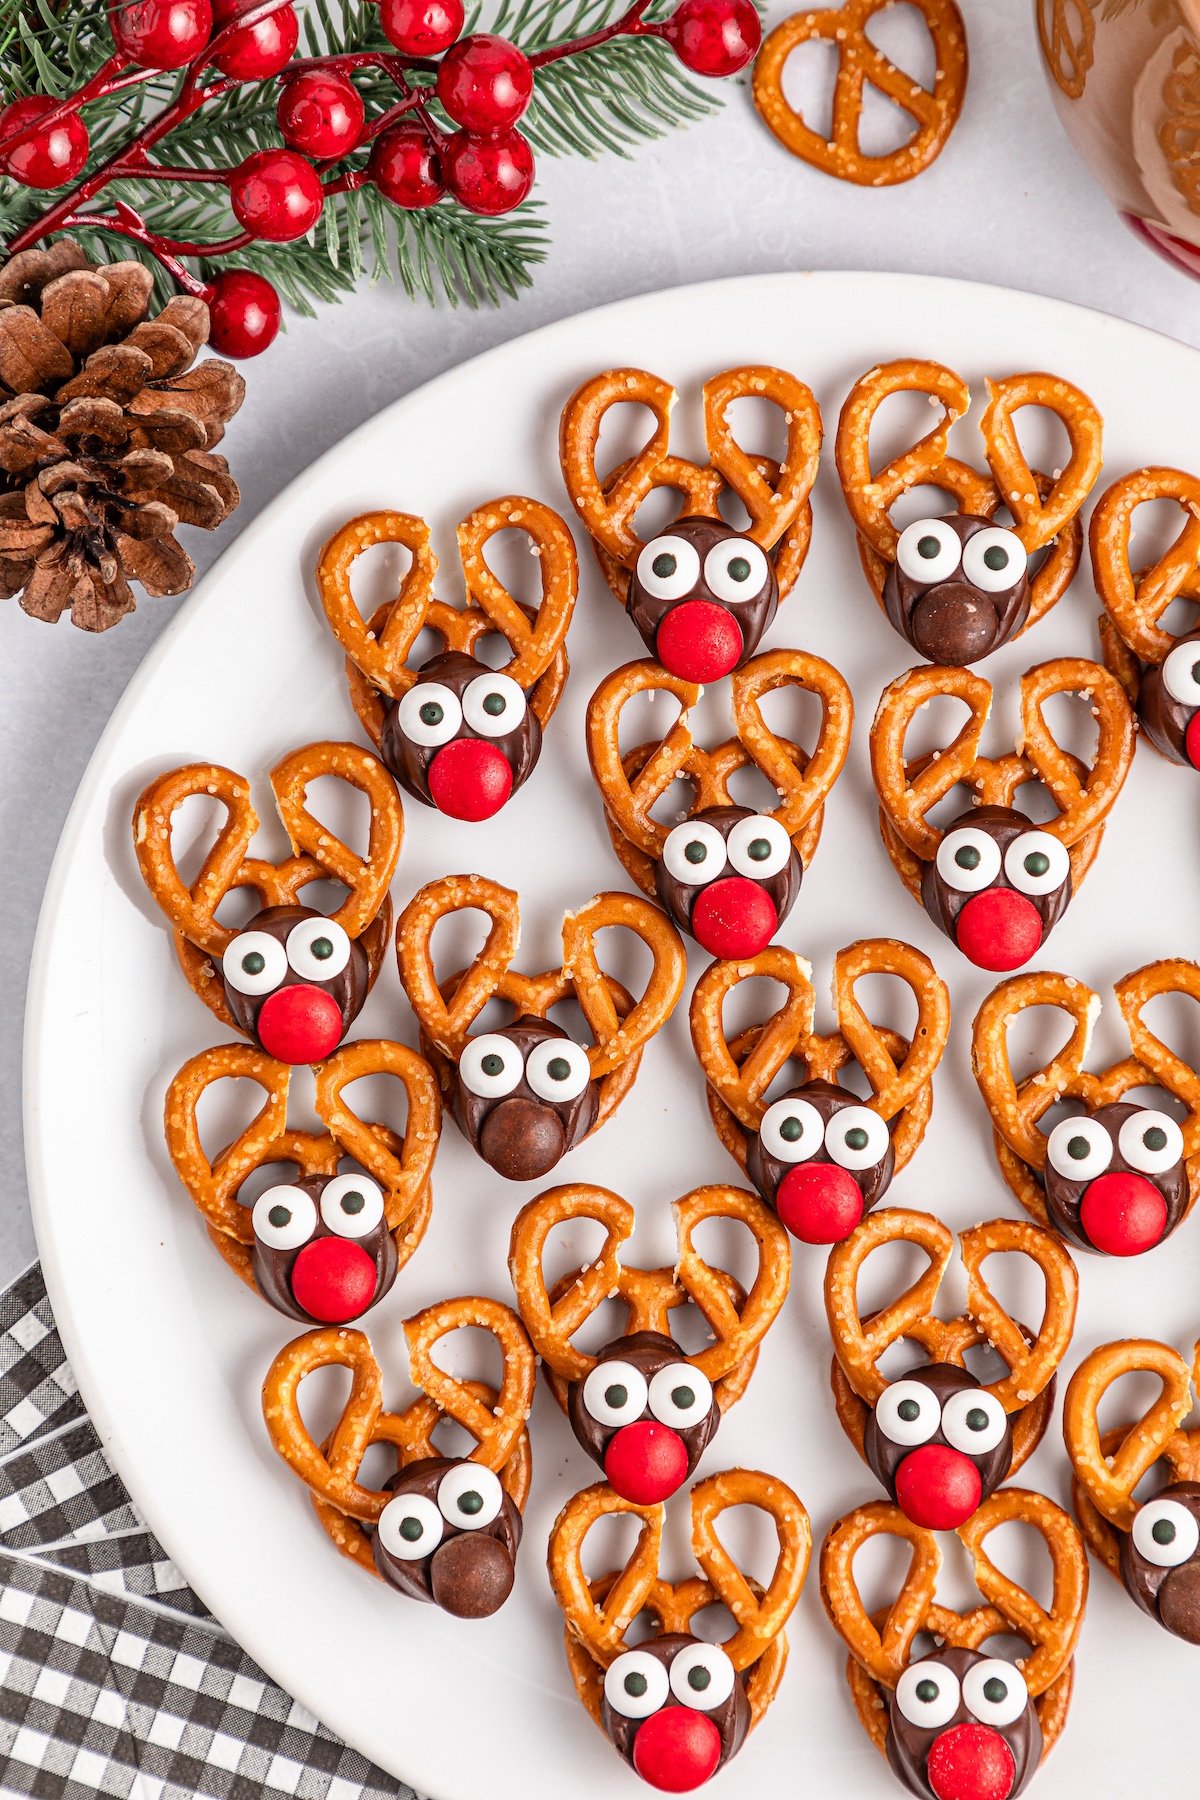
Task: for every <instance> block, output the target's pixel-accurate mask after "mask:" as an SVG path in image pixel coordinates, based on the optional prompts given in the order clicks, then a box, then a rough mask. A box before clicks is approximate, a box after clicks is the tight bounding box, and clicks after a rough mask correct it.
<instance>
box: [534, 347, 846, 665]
mask: <svg viewBox="0 0 1200 1800" xmlns="http://www.w3.org/2000/svg"><path fill="white" fill-rule="evenodd" d="M702 396H703V404H704V435H705V441H706V444H707V448H708V461H707V462H706V463H696V462H689V461H688V460H687V459H686V458H684V457H682V456H678V455H675V454H673V453H672V452H671V449H670V436H671V411H672V408H673V407H674V405H675V401H676V399H677V397H678V396H677V394H676V391H675V389H674V388H673V387H672V386H671V384H670V383H669V382H667V381H663V380H662V379H661V378H660V377H659V376H657V375H651V374H649V373H648V372H647V371H646V370H645V369H610V370H608V371H607V372H606V373H605V374H602V375H595V376H593V377H592V379H591V380H590V381H586V382H584V384H583V386H582V387H581V388H579V389H578V391H577V392H576V393H574V394H572V396H571V398H570V399H569V400H568V401H567V404H566V406H565V407H564V408H563V414H562V423H561V427H560V432H559V455H560V460H561V462H562V472H563V480H564V482H565V483H566V488H567V492H568V494H569V495H570V497H571V500H572V503H573V504H574V506H575V507H576V509H577V511H578V514H579V517H580V519H581V520H582V522H583V524H584V526H585V527H586V529H587V531H588V533H589V534H590V536H591V538H592V541H593V543H594V545H595V547H596V554H597V558H598V560H599V563H600V567H601V569H602V570H603V572H604V576H605V579H606V580H607V582H608V584H609V586H610V588H611V589H612V591H613V593H614V594H615V595H616V597H617V599H618V600H620V602H621V603H622V605H623V606H624V607H625V609H626V611H627V612H628V614H629V616H630V618H631V619H632V620H633V623H634V624H635V625H636V627H637V629H638V631H639V632H640V633H641V635H642V641H643V642H644V644H645V646H646V648H647V650H649V651H650V653H651V655H652V656H655V657H657V659H658V661H659V662H660V663H661V664H662V666H663V668H664V669H666V670H667V672H668V674H670V675H674V676H677V677H679V678H680V679H682V680H684V681H719V680H720V679H721V678H722V676H725V675H729V674H731V673H732V671H733V670H734V669H736V668H740V667H741V665H742V664H743V663H744V662H745V661H746V659H747V658H748V657H750V656H752V655H753V654H754V652H755V650H756V649H757V648H758V645H759V642H760V641H761V639H762V636H763V633H764V632H765V631H766V629H767V627H768V626H769V625H770V623H771V620H772V619H773V618H774V617H775V612H776V608H777V607H778V605H779V602H780V600H781V599H782V598H785V597H786V596H787V594H788V593H789V592H790V590H791V587H792V585H793V583H794V582H795V580H796V577H797V575H798V574H799V572H800V569H801V566H802V565H803V562H804V558H805V556H806V554H807V552H808V540H809V534H810V532H811V530H812V509H811V507H810V505H809V495H810V493H811V491H812V485H813V482H814V481H815V480H816V476H817V463H818V460H819V457H820V452H821V413H820V409H819V407H818V406H817V403H816V401H815V399H814V398H813V396H812V393H811V391H810V390H809V389H808V388H807V387H806V386H805V385H804V383H803V382H802V381H800V380H798V379H797V377H796V376H795V375H789V374H788V373H787V372H786V371H785V370H783V369H771V368H758V367H753V366H752V367H747V368H739V369H726V370H725V371H724V372H723V373H721V374H719V375H713V376H712V377H710V379H709V380H708V381H706V382H705V383H704V386H703V389H702ZM740 399H758V400H767V401H770V403H771V404H772V405H773V406H774V407H776V408H777V409H778V411H779V412H780V413H781V414H782V416H783V422H784V425H785V427H786V433H787V439H786V446H785V449H784V453H783V460H782V462H779V463H776V462H775V461H773V460H772V459H771V458H770V457H766V456H757V455H755V454H753V453H752V452H750V451H748V450H744V449H743V448H742V446H741V445H740V444H739V443H738V441H737V438H736V437H735V436H734V432H733V427H732V425H731V424H730V421H729V416H728V415H729V409H730V407H731V406H732V405H733V403H734V401H735V400H740ZM621 403H630V404H634V405H640V406H644V407H647V408H648V409H649V410H650V412H651V413H652V414H653V417H654V429H653V431H652V433H651V435H650V437H649V439H648V440H647V441H646V442H645V443H644V444H643V445H642V447H641V449H640V450H638V451H636V452H635V454H634V455H633V456H631V457H629V458H628V460H627V461H625V462H622V463H620V464H619V465H618V466H617V467H616V468H615V469H613V470H612V471H611V472H610V473H608V474H607V475H601V473H600V471H599V469H598V468H597V465H596V452H597V446H598V443H599V438H600V428H601V425H602V423H603V422H604V420H605V417H606V415H607V414H608V412H609V410H610V408H612V407H615V406H617V405H619V404H621ZM657 489H669V490H670V491H672V492H674V493H677V494H678V495H679V496H680V497H681V503H682V504H681V513H680V516H679V517H678V518H677V519H676V520H675V523H674V524H672V525H671V526H670V527H669V528H668V529H667V530H666V531H664V532H660V533H659V534H658V536H656V537H654V538H651V539H649V540H647V539H645V538H642V537H640V536H639V535H638V531H637V515H638V512H639V511H640V509H641V507H642V505H643V504H644V502H645V501H646V499H647V498H648V497H649V496H650V494H652V493H653V492H655V491H656V490H657ZM725 495H732V496H733V497H734V498H735V499H736V500H738V501H739V502H740V503H741V504H742V506H744V508H745V510H746V512H747V513H748V514H749V524H748V525H747V526H746V528H745V530H744V531H743V530H736V529H735V528H734V527H733V526H731V525H727V524H726V523H725V522H724V520H723V519H722V517H721V511H720V501H721V499H722V497H723V496H725Z"/></svg>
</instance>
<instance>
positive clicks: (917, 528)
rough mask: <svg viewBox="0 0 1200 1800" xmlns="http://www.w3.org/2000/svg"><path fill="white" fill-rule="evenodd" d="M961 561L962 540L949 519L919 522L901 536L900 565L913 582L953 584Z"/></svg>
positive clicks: (898, 553)
mask: <svg viewBox="0 0 1200 1800" xmlns="http://www.w3.org/2000/svg"><path fill="white" fill-rule="evenodd" d="M961 560H962V539H961V538H960V537H959V535H958V533H957V531H955V529H954V527H953V525H948V524H947V523H946V521H945V519H917V520H915V521H914V523H913V524H911V525H909V526H908V527H907V528H906V529H905V530H904V531H902V532H901V533H900V541H899V543H898V544H897V545H896V561H897V562H898V563H899V564H900V567H901V569H902V570H903V571H904V573H905V574H906V575H907V576H908V579H909V580H910V581H919V582H921V584H922V585H923V586H925V587H932V586H933V584H934V583H935V582H938V581H949V579H950V577H951V575H953V574H954V572H955V570H956V569H957V568H958V565H959V563H960V561H961Z"/></svg>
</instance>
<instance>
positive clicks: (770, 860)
mask: <svg viewBox="0 0 1200 1800" xmlns="http://www.w3.org/2000/svg"><path fill="white" fill-rule="evenodd" d="M726 853H727V855H728V857H729V861H730V863H731V864H732V865H733V867H734V868H735V869H736V870H737V872H738V874H739V875H749V876H750V877H751V878H752V879H753V880H755V881H768V880H770V878H771V876H773V875H778V874H780V873H781V871H782V870H784V869H786V868H787V865H788V863H789V862H790V861H791V857H792V840H791V838H790V837H789V836H788V834H787V832H786V831H785V830H784V828H783V826H782V825H781V824H780V823H779V820H778V819H772V818H769V817H766V816H764V817H762V818H756V819H739V820H738V822H737V824H736V825H735V826H734V827H733V830H732V831H731V832H730V833H729V837H728V838H727V840H726Z"/></svg>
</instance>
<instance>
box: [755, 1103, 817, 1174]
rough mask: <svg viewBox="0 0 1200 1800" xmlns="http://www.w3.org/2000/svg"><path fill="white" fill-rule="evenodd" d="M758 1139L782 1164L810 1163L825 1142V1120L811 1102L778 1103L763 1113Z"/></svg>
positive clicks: (768, 1152)
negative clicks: (811, 1157)
mask: <svg viewBox="0 0 1200 1800" xmlns="http://www.w3.org/2000/svg"><path fill="white" fill-rule="evenodd" d="M758 1139H759V1142H760V1143H761V1145H762V1147H763V1149H764V1150H765V1151H766V1153H767V1155H768V1156H773V1157H775V1158H776V1160H777V1161H779V1162H786V1163H797V1162H807V1161H808V1159H809V1157H810V1156H815V1155H816V1154H817V1151H818V1150H819V1149H820V1148H821V1145H822V1144H823V1143H824V1142H825V1121H824V1120H823V1119H822V1117H821V1115H820V1113H819V1112H818V1111H817V1109H816V1107H815V1106H814V1105H813V1103H812V1101H811V1100H776V1101H775V1102H774V1103H773V1104H772V1105H771V1106H768V1108H767V1110H766V1112H765V1113H764V1114H763V1120H762V1124H761V1125H760V1126H759V1128H758Z"/></svg>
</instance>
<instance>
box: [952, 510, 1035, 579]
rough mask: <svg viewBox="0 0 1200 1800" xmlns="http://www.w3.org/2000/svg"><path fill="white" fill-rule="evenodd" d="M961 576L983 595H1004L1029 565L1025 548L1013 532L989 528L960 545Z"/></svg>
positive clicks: (993, 526)
mask: <svg viewBox="0 0 1200 1800" xmlns="http://www.w3.org/2000/svg"><path fill="white" fill-rule="evenodd" d="M962 565H963V574H964V575H965V577H966V579H967V580H968V581H969V582H970V583H971V585H972V587H977V588H980V589H981V590H982V592H983V593H985V594H1007V593H1009V592H1010V591H1011V590H1012V589H1013V588H1015V587H1016V585H1017V583H1018V582H1019V581H1020V579H1021V577H1022V575H1024V573H1025V571H1026V569H1027V568H1028V566H1029V558H1028V556H1027V555H1026V553H1025V546H1024V544H1023V543H1022V542H1021V540H1020V538H1019V537H1018V536H1017V534H1016V532H1015V531H1006V530H1005V529H1004V527H1003V526H1002V525H989V526H988V528H987V530H986V531H977V532H975V534H974V536H972V537H969V538H968V539H967V541H966V543H965V544H964V545H963V553H962Z"/></svg>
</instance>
